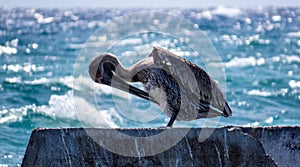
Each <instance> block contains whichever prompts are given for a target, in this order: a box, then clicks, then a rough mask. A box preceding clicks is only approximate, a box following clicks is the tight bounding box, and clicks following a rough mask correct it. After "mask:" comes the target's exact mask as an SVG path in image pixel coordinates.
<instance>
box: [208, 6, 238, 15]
mask: <svg viewBox="0 0 300 167" xmlns="http://www.w3.org/2000/svg"><path fill="white" fill-rule="evenodd" d="M212 14H214V15H221V16H226V17H236V16H239V15H240V14H242V11H241V9H239V8H234V7H224V6H219V7H217V8H216V9H214V10H212Z"/></svg>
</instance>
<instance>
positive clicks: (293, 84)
mask: <svg viewBox="0 0 300 167" xmlns="http://www.w3.org/2000/svg"><path fill="white" fill-rule="evenodd" d="M289 86H290V87H291V88H297V87H298V88H300V81H295V80H290V81H289Z"/></svg>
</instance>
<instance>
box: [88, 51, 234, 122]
mask: <svg viewBox="0 0 300 167" xmlns="http://www.w3.org/2000/svg"><path fill="white" fill-rule="evenodd" d="M89 75H90V77H91V78H92V80H93V81H95V82H97V83H100V84H105V85H109V86H111V87H114V88H117V89H120V90H123V91H126V92H129V93H131V94H133V95H136V96H138V97H141V98H143V99H146V100H149V101H152V102H154V103H156V104H158V105H159V106H160V108H161V109H162V110H163V111H164V113H166V114H167V115H168V116H169V117H170V121H169V123H168V125H167V126H168V127H170V126H172V124H173V122H174V121H175V119H176V120H186V121H190V120H195V119H199V118H210V117H215V116H224V117H228V116H230V115H231V114H232V111H231V109H230V107H229V105H228V103H227V102H226V100H225V97H224V95H223V93H222V92H221V90H220V88H219V87H218V85H217V83H216V82H215V81H214V80H213V79H212V78H211V77H210V76H209V75H208V74H207V73H206V72H205V71H204V70H203V69H202V68H201V67H199V66H197V65H195V64H192V63H191V62H189V61H187V60H185V59H183V58H181V57H179V56H177V55H175V54H173V53H171V52H169V51H167V50H164V49H162V48H160V47H154V48H153V51H152V53H151V54H150V55H149V56H148V57H147V58H145V59H143V60H141V61H139V62H137V63H136V64H135V65H133V66H132V67H130V68H125V67H123V66H122V65H121V64H120V62H119V60H118V59H117V57H116V56H114V55H112V54H110V53H104V54H101V55H99V56H97V57H96V58H94V59H93V60H92V61H91V63H90V65H89ZM128 82H141V83H142V84H143V85H144V88H145V90H146V91H143V90H140V89H138V88H136V87H134V86H131V85H130V84H128Z"/></svg>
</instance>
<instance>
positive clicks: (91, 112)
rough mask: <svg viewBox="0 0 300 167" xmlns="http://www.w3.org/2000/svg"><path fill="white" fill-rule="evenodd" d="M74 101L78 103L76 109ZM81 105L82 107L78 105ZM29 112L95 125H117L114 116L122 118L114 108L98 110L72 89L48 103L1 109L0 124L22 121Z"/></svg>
mask: <svg viewBox="0 0 300 167" xmlns="http://www.w3.org/2000/svg"><path fill="white" fill-rule="evenodd" d="M74 103H77V105H76V106H77V107H76V109H75V107H74ZM78 106H81V107H78ZM28 112H35V113H41V114H45V115H47V116H50V117H51V118H54V119H56V118H63V119H71V120H72V119H73V120H77V119H78V118H79V120H80V121H81V122H82V123H83V124H85V125H92V126H94V127H117V125H116V124H115V123H114V120H113V117H114V118H117V119H120V118H119V117H118V115H117V113H116V112H115V111H114V109H109V110H100V111H98V110H97V108H96V107H95V106H93V105H92V104H90V103H89V102H87V101H86V100H85V99H83V98H80V97H74V96H73V93H72V91H68V92H67V93H66V94H65V95H52V96H51V97H50V99H49V102H48V104H47V105H41V106H36V105H35V104H32V105H25V106H23V107H20V108H9V109H3V110H0V124H3V123H7V122H17V121H22V120H23V117H24V116H26V115H27V114H28Z"/></svg>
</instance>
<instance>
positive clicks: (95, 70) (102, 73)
mask: <svg viewBox="0 0 300 167" xmlns="http://www.w3.org/2000/svg"><path fill="white" fill-rule="evenodd" d="M118 65H119V61H118V59H117V58H116V56H114V55H113V54H110V53H104V54H101V55H99V56H97V57H95V58H94V59H93V60H92V61H91V63H90V65H89V74H90V77H91V78H92V80H93V81H95V82H97V83H100V84H106V85H110V82H111V79H112V76H113V72H114V71H115V70H116V67H117V66H118Z"/></svg>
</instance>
